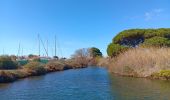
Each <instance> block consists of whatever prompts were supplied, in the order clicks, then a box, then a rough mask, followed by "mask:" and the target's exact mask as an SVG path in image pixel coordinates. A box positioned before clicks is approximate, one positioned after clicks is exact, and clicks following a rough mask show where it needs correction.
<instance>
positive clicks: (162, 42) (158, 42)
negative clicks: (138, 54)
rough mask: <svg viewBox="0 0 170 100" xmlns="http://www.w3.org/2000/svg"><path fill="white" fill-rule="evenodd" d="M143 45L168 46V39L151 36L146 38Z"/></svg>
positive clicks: (169, 41) (169, 43) (169, 42)
mask: <svg viewBox="0 0 170 100" xmlns="http://www.w3.org/2000/svg"><path fill="white" fill-rule="evenodd" d="M142 45H143V46H152V47H153V46H155V47H170V40H169V39H168V38H164V37H157V36H156V37H152V38H149V39H146V40H145V41H144V43H143V44H142Z"/></svg>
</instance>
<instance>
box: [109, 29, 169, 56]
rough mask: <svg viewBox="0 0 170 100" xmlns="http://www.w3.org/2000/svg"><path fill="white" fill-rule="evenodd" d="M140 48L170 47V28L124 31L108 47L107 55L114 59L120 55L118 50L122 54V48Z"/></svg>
mask: <svg viewBox="0 0 170 100" xmlns="http://www.w3.org/2000/svg"><path fill="white" fill-rule="evenodd" d="M118 44H119V45H120V46H119V45H118ZM138 46H156V47H157V46H159V47H162V46H165V47H170V28H160V29H130V30H124V31H122V32H120V33H119V34H118V35H117V36H115V37H114V38H113V40H112V43H111V44H109V45H108V48H107V53H108V56H111V57H113V56H116V55H117V54H119V51H118V50H117V49H116V48H119V50H120V52H121V50H122V49H120V48H123V47H131V48H132V47H138ZM117 52H118V53H117ZM115 54H116V55H115Z"/></svg>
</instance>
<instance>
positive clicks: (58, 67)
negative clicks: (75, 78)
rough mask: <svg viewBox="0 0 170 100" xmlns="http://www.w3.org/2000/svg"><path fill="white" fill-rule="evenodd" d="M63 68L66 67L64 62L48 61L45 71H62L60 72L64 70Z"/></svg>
mask: <svg viewBox="0 0 170 100" xmlns="http://www.w3.org/2000/svg"><path fill="white" fill-rule="evenodd" d="M65 66H66V64H65V63H64V62H61V61H58V60H54V61H50V62H48V63H47V65H46V69H47V71H49V72H53V71H62V70H64V67H65Z"/></svg>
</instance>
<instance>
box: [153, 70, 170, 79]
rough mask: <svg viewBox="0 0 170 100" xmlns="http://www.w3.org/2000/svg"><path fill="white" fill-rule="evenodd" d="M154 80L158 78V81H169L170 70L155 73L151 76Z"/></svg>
mask: <svg viewBox="0 0 170 100" xmlns="http://www.w3.org/2000/svg"><path fill="white" fill-rule="evenodd" d="M151 77H152V78H156V79H159V78H161V79H166V80H169V79H170V70H161V71H160V72H157V73H153V74H152V75H151Z"/></svg>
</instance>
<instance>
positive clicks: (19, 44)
mask: <svg viewBox="0 0 170 100" xmlns="http://www.w3.org/2000/svg"><path fill="white" fill-rule="evenodd" d="M19 54H20V43H19V48H18V54H17V56H18V57H19Z"/></svg>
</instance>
